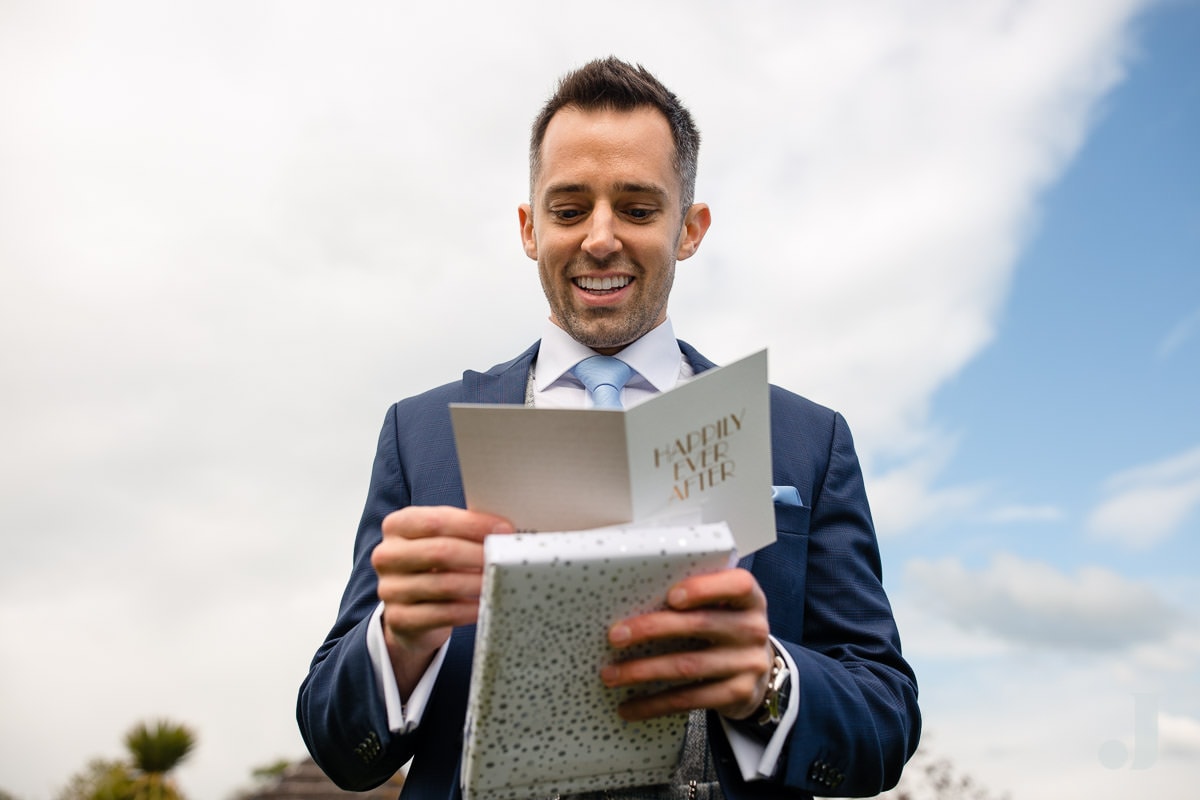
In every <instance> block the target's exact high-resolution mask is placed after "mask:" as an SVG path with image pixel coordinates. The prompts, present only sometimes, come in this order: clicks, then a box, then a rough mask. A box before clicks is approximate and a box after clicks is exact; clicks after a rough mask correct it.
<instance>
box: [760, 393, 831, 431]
mask: <svg viewBox="0 0 1200 800" xmlns="http://www.w3.org/2000/svg"><path fill="white" fill-rule="evenodd" d="M837 415H838V414H837V412H836V411H834V410H833V409H832V408H828V407H826V406H823V405H821V404H820V403H815V402H813V401H812V400H809V399H808V398H807V397H804V396H802V395H798V394H796V393H795V392H792V391H789V390H787V389H784V388H783V387H781V386H776V385H775V384H771V416H773V417H779V416H785V417H787V418H789V419H792V420H798V421H802V422H808V423H810V424H813V425H817V426H818V427H825V426H828V427H832V426H833V423H834V419H835V418H836V417H837Z"/></svg>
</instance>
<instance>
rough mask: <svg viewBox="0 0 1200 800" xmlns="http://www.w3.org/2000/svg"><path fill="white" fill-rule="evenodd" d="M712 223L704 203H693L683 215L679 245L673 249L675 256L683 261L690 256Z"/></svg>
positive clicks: (693, 253)
mask: <svg viewBox="0 0 1200 800" xmlns="http://www.w3.org/2000/svg"><path fill="white" fill-rule="evenodd" d="M711 224H712V214H711V213H710V212H709V210H708V206H707V205H706V204H704V203H694V204H693V205H692V207H691V208H689V209H688V210H687V213H686V214H684V215H683V229H682V230H681V231H680V232H679V246H678V247H677V248H676V249H675V258H676V260H678V261H683V260H684V259H685V258H691V257H692V256H693V255H695V253H696V251H697V250H699V249H700V242H701V241H702V240H703V239H704V234H705V233H707V232H708V226H709V225H711Z"/></svg>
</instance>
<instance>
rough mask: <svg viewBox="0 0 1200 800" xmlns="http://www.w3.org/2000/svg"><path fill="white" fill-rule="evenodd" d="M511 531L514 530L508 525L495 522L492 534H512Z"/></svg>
mask: <svg viewBox="0 0 1200 800" xmlns="http://www.w3.org/2000/svg"><path fill="white" fill-rule="evenodd" d="M513 530H514V528H513V526H512V525H511V524H510V523H507V522H497V523H496V526H495V527H494V528H492V533H512V532H513Z"/></svg>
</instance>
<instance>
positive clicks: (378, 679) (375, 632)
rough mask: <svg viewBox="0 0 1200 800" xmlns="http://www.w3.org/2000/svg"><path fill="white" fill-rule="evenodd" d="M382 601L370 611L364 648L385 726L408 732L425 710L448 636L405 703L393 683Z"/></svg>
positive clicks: (397, 687)
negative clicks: (378, 695) (383, 711)
mask: <svg viewBox="0 0 1200 800" xmlns="http://www.w3.org/2000/svg"><path fill="white" fill-rule="evenodd" d="M382 620H383V603H382V602H381V603H380V604H379V605H378V606H376V607H375V611H374V612H373V613H372V614H371V622H370V624H369V625H368V626H367V652H368V653H370V655H371V667H372V668H373V669H374V670H375V685H376V686H377V687H379V691H380V693H381V694H382V695H383V702H384V705H385V706H386V707H387V721H388V730H389V731H391V732H392V733H411V732H412V731H413V730H415V729H416V727H417V726H418V725H420V724H421V715H422V714H424V713H425V705H426V703H428V702H429V696H430V695H431V694H433V684H434V683H436V682H437V676H438V672H439V671H441V669H442V662H443V661H445V659H446V650H447V649H448V648H449V647H450V640H449V639H447V640H446V643H445V644H443V645H442V646H441V647H440V648H439V649H438V651H437V653H435V654H434V656H433V661H432V662H430V664H429V666H428V667H427V668H426V669H425V674H424V675H422V676H421V680H419V681H417V685H416V688H414V689H413V691H412V694H411V695H409V698H408V704H407V705H405V704H404V702H403V701H402V700H401V699H400V686H399V685H398V684H397V683H396V673H395V672H393V671H392V660H391V658H390V657H389V656H388V650H387V642H386V641H385V640H384V638H383V622H382Z"/></svg>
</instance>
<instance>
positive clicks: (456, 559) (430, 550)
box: [371, 536, 483, 576]
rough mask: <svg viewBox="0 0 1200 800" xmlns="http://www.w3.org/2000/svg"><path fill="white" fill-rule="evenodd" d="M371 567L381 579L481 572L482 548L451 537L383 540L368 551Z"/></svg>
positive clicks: (465, 540)
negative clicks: (394, 575) (391, 574)
mask: <svg viewBox="0 0 1200 800" xmlns="http://www.w3.org/2000/svg"><path fill="white" fill-rule="evenodd" d="M371 566H373V567H374V568H375V571H376V572H377V573H379V575H380V576H383V575H385V574H389V573H418V572H429V571H431V570H437V571H439V572H480V571H481V570H482V569H483V545H482V544H480V543H478V542H474V541H470V540H468V539H460V538H457V537H452V536H439V537H434V538H425V539H405V538H390V539H384V540H383V541H381V542H380V543H379V544H377V545H376V546H375V549H374V550H373V551H371Z"/></svg>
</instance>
